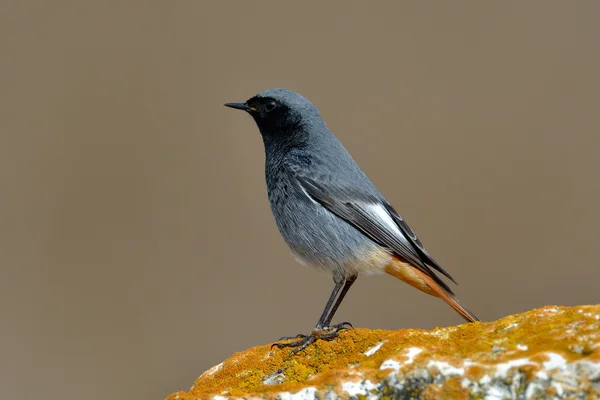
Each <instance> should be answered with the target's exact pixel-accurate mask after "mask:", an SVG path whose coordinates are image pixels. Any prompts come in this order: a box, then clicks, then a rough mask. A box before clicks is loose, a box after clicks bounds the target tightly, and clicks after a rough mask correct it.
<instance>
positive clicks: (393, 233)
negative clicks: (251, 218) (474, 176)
mask: <svg viewBox="0 0 600 400" xmlns="http://www.w3.org/2000/svg"><path fill="white" fill-rule="evenodd" d="M226 105H228V106H229V107H232V108H239V109H244V110H246V111H247V112H248V113H249V114H250V115H252V117H253V118H254V120H255V121H256V123H257V125H258V128H259V130H260V133H261V136H262V139H263V143H264V148H265V155H266V158H265V177H266V182H267V190H268V195H269V201H270V204H271V210H272V212H273V216H274V217H275V221H276V224H277V227H278V228H279V231H280V232H281V235H282V236H283V238H284V239H285V241H286V243H287V244H288V245H289V247H290V248H291V250H292V252H293V253H294V254H295V255H296V257H297V258H298V259H299V260H300V261H301V262H303V263H306V264H311V265H316V266H320V267H322V268H326V269H330V270H331V271H332V273H333V276H334V280H335V281H336V283H337V282H343V281H346V280H347V279H349V278H350V279H352V281H353V279H354V278H355V277H356V276H357V275H358V274H359V273H376V272H384V269H385V267H386V265H387V264H385V263H389V262H391V261H390V260H391V259H392V258H391V257H392V256H393V257H396V258H397V259H399V260H401V261H402V262H405V263H407V264H408V265H410V266H411V267H414V268H416V269H417V270H418V271H420V273H422V274H424V277H423V278H420V277H422V275H420V273H419V272H417V273H416V275H415V276H416V277H417V278H415V279H417V280H418V281H419V282H421V281H423V282H430V280H431V281H433V282H434V283H430V284H429V286H436V285H439V287H440V288H441V289H438V288H437V286H436V287H435V290H434V291H437V290H442V291H445V293H447V295H448V296H449V297H450V300H452V299H453V300H455V299H454V294H453V293H452V291H451V290H450V288H449V287H448V285H447V284H446V283H445V282H444V281H442V280H441V279H440V278H439V277H438V276H437V275H436V274H435V272H434V270H435V271H438V272H440V273H442V274H443V275H445V276H446V277H447V278H449V279H451V280H452V281H454V280H453V279H452V277H451V276H450V274H448V273H447V272H446V271H445V270H444V269H443V268H442V267H441V266H440V265H439V264H438V263H436V262H435V260H433V258H431V256H430V255H429V254H428V253H427V252H426V250H425V249H424V247H423V245H422V244H421V242H420V241H419V239H418V238H417V236H416V235H415V234H414V232H413V231H412V230H411V229H410V228H409V227H408V225H407V224H406V223H405V221H404V220H403V219H402V218H401V217H400V215H399V214H398V213H397V212H396V211H395V210H394V209H393V208H392V206H391V205H390V204H389V203H388V202H387V201H386V199H385V198H384V197H383V195H382V194H381V193H380V192H379V191H378V190H377V188H376V187H375V186H374V185H373V183H372V182H371V181H370V180H369V178H368V177H367V176H366V175H365V173H364V172H363V171H362V170H361V169H360V168H359V166H358V165H357V164H356V162H355V161H354V160H353V158H352V157H351V156H350V154H349V153H348V152H347V151H346V149H345V148H344V146H343V145H342V144H341V143H340V142H339V141H338V139H337V138H336V137H335V136H334V134H333V133H332V132H331V131H330V130H329V129H328V127H327V125H326V124H325V122H324V121H323V119H322V118H321V116H320V114H319V111H318V110H317V108H316V107H315V106H314V105H313V104H312V103H311V102H310V101H308V100H307V99H306V98H304V97H303V96H301V95H300V94H298V93H295V92H292V91H290V90H287V89H268V90H265V91H263V92H261V93H259V94H258V95H256V96H254V97H253V98H251V99H249V100H248V101H247V102H245V103H229V104H226ZM386 255H389V257H390V258H386ZM384 264H385V265H384ZM386 272H387V271H386ZM411 274H412V272H410V271H408V275H407V276H408V278H407V279H408V280H406V279H404V277H401V279H403V280H405V281H407V282H409V281H410V280H411V279H412V275H411ZM401 275H402V276H404V272H403V273H402V274H401ZM409 275H410V276H409ZM395 276H397V277H398V275H395ZM409 283H410V284H412V285H413V286H415V287H418V285H414V284H413V283H411V282H409ZM350 284H351V283H350ZM424 285H425V284H424ZM420 289H421V290H423V291H426V292H428V291H427V290H424V289H423V288H420ZM428 293H430V294H432V293H431V291H429V292H428ZM436 293H437V292H436ZM445 293H442V294H445ZM434 295H436V294H434ZM439 297H442V298H444V296H439ZM444 300H446V299H445V298H444ZM447 302H448V301H447ZM449 304H450V303H449ZM337 305H339V304H337ZM337 305H336V307H335V308H337ZM451 305H452V304H451ZM452 306H453V307H454V305H452ZM455 309H456V308H455ZM333 312H335V309H334V311H333ZM459 312H461V311H459ZM461 314H462V315H463V316H465V318H467V319H471V320H475V319H476V318H475V316H473V315H472V314H471V313H470V312H467V313H466V315H465V313H462V312H461ZM469 314H470V316H472V318H470V316H469ZM329 319H330V318H329Z"/></svg>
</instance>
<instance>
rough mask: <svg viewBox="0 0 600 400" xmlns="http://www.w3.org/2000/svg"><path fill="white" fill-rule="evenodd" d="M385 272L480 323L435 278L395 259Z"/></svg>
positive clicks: (465, 317)
mask: <svg viewBox="0 0 600 400" xmlns="http://www.w3.org/2000/svg"><path fill="white" fill-rule="evenodd" d="M385 272H387V273H388V274H390V275H392V276H393V277H395V278H398V279H400V280H402V281H404V282H406V283H408V284H409V285H411V286H413V287H415V288H417V289H419V290H421V291H423V292H425V293H427V294H429V295H432V296H435V297H439V298H440V299H442V300H444V301H445V302H446V304H448V305H449V306H450V307H452V308H453V309H454V310H455V311H456V312H457V313H459V314H460V315H461V316H462V317H463V318H464V319H466V320H467V321H469V322H475V321H479V319H478V318H477V317H476V316H475V314H473V313H472V312H471V311H469V310H468V309H467V308H466V307H465V306H463V305H462V304H460V302H459V301H458V300H457V299H456V297H455V296H454V293H452V292H450V291H449V289H445V288H444V287H442V286H441V285H440V284H439V283H437V282H436V281H435V280H434V279H433V278H431V277H430V276H428V275H427V274H426V273H424V272H423V271H420V270H419V269H417V268H415V267H413V266H412V265H410V264H408V263H405V262H403V261H401V260H397V259H394V262H392V263H390V264H388V266H387V267H385Z"/></svg>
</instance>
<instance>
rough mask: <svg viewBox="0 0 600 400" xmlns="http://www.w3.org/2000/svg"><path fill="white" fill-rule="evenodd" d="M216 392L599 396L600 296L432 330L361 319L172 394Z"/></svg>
mask: <svg viewBox="0 0 600 400" xmlns="http://www.w3.org/2000/svg"><path fill="white" fill-rule="evenodd" d="M209 398H211V399H217V400H224V399H225V398H268V399H271V398H273V399H275V398H278V399H282V400H291V399H297V400H300V399H302V400H305V399H306V400H308V399H317V398H319V399H334V398H352V399H355V398H361V399H379V398H386V399H387V398H396V399H546V398H548V399H569V398H572V399H595V398H600V305H594V306H579V307H571V308H570V307H554V306H549V307H543V308H540V309H537V310H533V311H529V312H526V313H523V314H518V315H512V316H509V317H506V318H502V319H500V320H498V321H495V322H487V323H473V324H465V325H459V326H453V327H448V328H436V329H434V330H431V331H426V330H415V329H404V330H399V331H383V330H369V329H354V330H348V331H345V332H344V333H342V334H341V335H340V337H339V338H337V339H336V340H334V341H332V342H324V341H318V342H317V343H316V344H313V345H311V346H309V347H308V348H307V349H306V350H304V351H302V352H300V353H298V354H296V355H293V356H289V350H287V349H284V350H279V349H273V350H271V348H270V345H264V346H258V347H254V348H251V349H249V350H246V351H244V352H241V353H236V354H234V355H233V356H231V357H230V358H229V359H227V360H225V361H224V362H223V363H221V364H219V365H217V366H215V367H213V368H211V369H209V370H208V371H206V372H204V373H203V374H202V375H201V376H200V377H199V378H198V380H196V382H195V383H194V386H192V388H191V389H190V391H189V392H176V393H173V394H171V395H170V396H169V397H168V398H167V400H192V399H209Z"/></svg>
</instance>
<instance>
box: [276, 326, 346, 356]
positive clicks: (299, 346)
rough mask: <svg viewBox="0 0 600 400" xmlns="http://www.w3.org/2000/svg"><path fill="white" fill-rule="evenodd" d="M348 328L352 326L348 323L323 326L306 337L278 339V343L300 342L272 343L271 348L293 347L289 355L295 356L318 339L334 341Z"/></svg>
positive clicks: (299, 335)
mask: <svg viewBox="0 0 600 400" xmlns="http://www.w3.org/2000/svg"><path fill="white" fill-rule="evenodd" d="M350 328H352V324H351V323H349V322H342V323H340V324H335V325H330V326H325V327H323V328H315V330H313V331H312V332H311V333H310V334H308V335H304V334H302V333H300V334H298V335H296V336H284V337H282V338H281V339H279V341H281V340H290V339H300V340H297V341H295V342H289V343H273V344H272V345H271V348H273V347H277V348H279V349H283V348H285V347H293V349H292V350H291V351H290V355H292V354H296V353H298V352H299V351H302V350H304V349H305V348H307V347H308V346H309V345H311V344H312V343H314V342H316V341H317V340H319V339H320V340H332V339H335V338H336V337H338V336H339V335H340V331H343V330H344V329H350Z"/></svg>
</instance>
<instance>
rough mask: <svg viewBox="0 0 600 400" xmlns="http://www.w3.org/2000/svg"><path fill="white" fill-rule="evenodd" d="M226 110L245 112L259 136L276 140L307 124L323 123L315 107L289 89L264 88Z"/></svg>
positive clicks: (229, 104) (299, 129)
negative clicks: (252, 121) (252, 119)
mask: <svg viewBox="0 0 600 400" xmlns="http://www.w3.org/2000/svg"><path fill="white" fill-rule="evenodd" d="M225 106H227V107H231V108H235V109H238V110H244V111H246V112H247V113H248V114H250V115H251V116H252V118H254V121H256V125H258V129H259V130H260V132H261V134H262V135H263V136H265V137H270V138H276V137H278V136H280V135H282V134H283V135H289V134H290V133H293V132H299V131H302V129H301V128H302V127H304V126H308V125H310V124H315V123H319V124H322V120H321V117H320V115H319V111H318V110H317V108H316V107H315V106H314V105H313V104H312V103H311V102H310V101H308V100H307V99H306V98H305V97H304V96H302V95H300V94H298V93H296V92H293V91H291V90H288V89H281V88H275V89H267V90H265V91H263V92H260V93H259V94H257V95H256V96H254V97H252V98H251V99H248V100H247V101H245V102H243V103H227V104H225Z"/></svg>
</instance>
